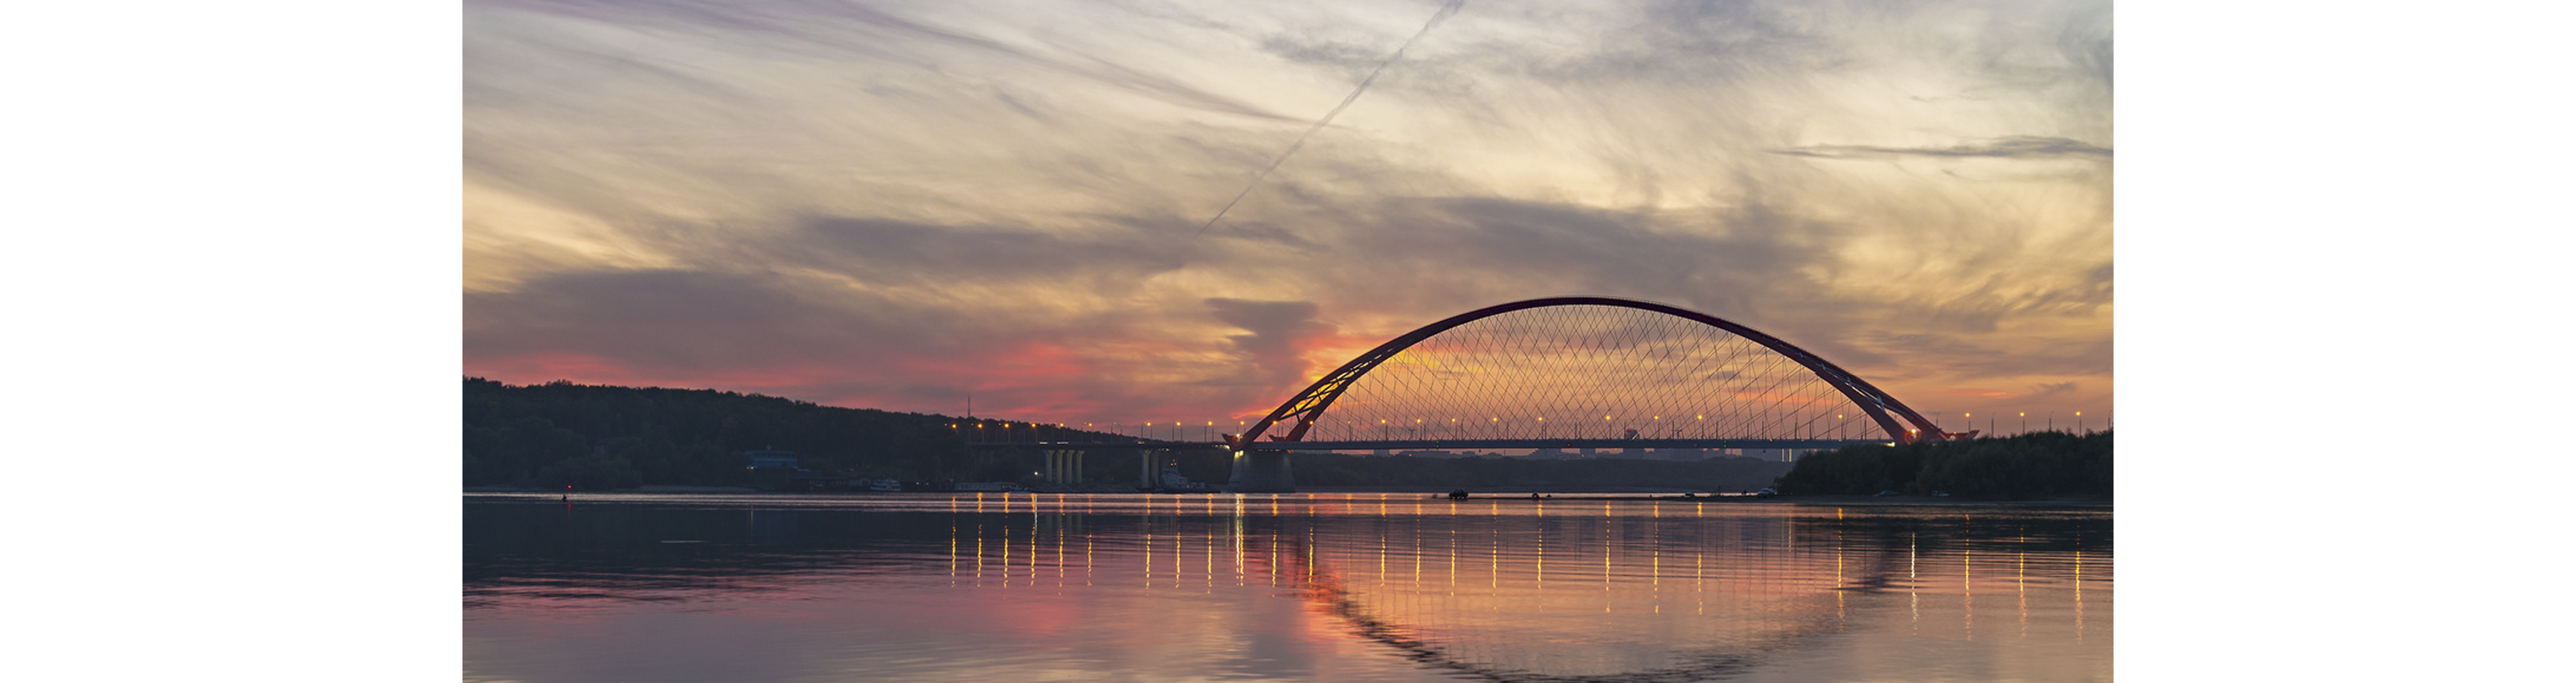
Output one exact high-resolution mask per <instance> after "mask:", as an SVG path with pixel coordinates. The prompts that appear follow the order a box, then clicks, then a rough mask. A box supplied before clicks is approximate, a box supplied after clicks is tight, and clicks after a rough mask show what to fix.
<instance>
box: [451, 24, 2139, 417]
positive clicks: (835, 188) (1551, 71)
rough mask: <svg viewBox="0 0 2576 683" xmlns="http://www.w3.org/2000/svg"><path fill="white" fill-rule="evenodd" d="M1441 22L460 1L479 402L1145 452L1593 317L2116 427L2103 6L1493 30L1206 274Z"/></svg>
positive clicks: (1388, 103)
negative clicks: (2059, 408) (2105, 417)
mask: <svg viewBox="0 0 2576 683" xmlns="http://www.w3.org/2000/svg"><path fill="white" fill-rule="evenodd" d="M1435 4H1436V3H1410V4H1401V5H1379V4H1367V3H1361V4H1352V5H1325V6H1293V5H1277V4H1265V3H1243V4H1221V5H1094V4H1081V3H1052V2H1036V3H1019V4H1014V5H1010V6H1008V7H1002V6H988V5H986V4H983V3H980V2H976V1H974V0H968V1H965V2H958V3H933V4H917V5H892V4H874V3H841V2H785V3H746V2H733V1H728V0H646V1H645V2H637V3H627V2H606V1H604V0H598V1H594V0H475V2H471V3H468V4H467V5H466V8H465V10H466V15H467V17H466V18H467V45H466V56H467V59H466V74H465V81H466V82H465V92H466V127H465V131H464V134H465V135H464V137H465V139H464V148H465V149H464V151H465V159H464V161H465V174H466V178H465V185H466V216H465V221H464V222H465V261H466V271H467V272H466V274H467V281H468V282H469V283H470V287H471V288H472V291H470V292H469V293H466V294H465V295H464V296H465V305H466V318H467V323H468V328H467V334H466V338H465V347H466V349H465V354H466V358H465V359H464V360H465V365H466V367H467V369H468V371H469V372H475V373H478V374H486V375H489V376H493V377H495V378H496V379H504V380H506V381H545V380H550V379H557V378H564V379H575V380H579V381H616V382H621V383H641V384H661V385H666V386H711V387H718V388H726V389H734V390H745V391H761V392H763V393H771V394H775V395H785V396H792V397H796V398H801V399H807V400H816V401H822V402H827V403H835V404H841V405H861V406H872V407H885V408H892V409H898V410H942V411H947V412H956V411H959V410H962V405H963V400H962V399H963V394H964V393H965V392H967V391H973V392H974V393H975V395H976V405H977V406H978V409H979V412H985V411H1000V412H1002V413H1012V414H1016V415H1018V416H1020V417H1026V418H1032V419H1046V420H1049V421H1070V420H1084V419H1094V418H1096V419H1100V420H1116V419H1131V420H1141V419H1144V418H1145V417H1147V416H1151V417H1153V418H1154V419H1155V420H1156V421H1158V422H1159V421H1164V420H1170V419H1174V418H1182V417H1201V418H1202V419H1204V418H1207V417H1214V416H1215V415H1214V414H1217V413H1225V414H1234V413H1239V412H1260V411H1266V410H1268V409H1269V408H1271V407H1273V406H1275V405H1276V404H1277V402H1278V401H1279V400H1281V399H1284V398H1286V393H1287V392H1293V391H1294V390H1295V389H1297V388H1298V387H1301V386H1303V385H1304V383H1305V381H1306V376H1305V375H1306V374H1311V373H1312V372H1315V371H1317V370H1320V368H1316V367H1312V366H1313V365H1317V364H1321V365H1325V366H1327V367H1329V366H1330V365H1331V364H1334V363H1338V362H1339V360H1341V359H1344V358H1347V354H1349V353H1353V352H1356V351H1358V350H1360V349H1365V348H1367V347H1368V346H1372V345H1374V344H1375V343H1377V342H1380V341H1383V340H1384V339H1386V338H1388V337H1391V336H1393V335H1395V334H1400V333H1402V332H1404V331H1407V330H1410V329H1413V328H1414V327H1418V326H1420V325H1422V324H1424V323H1428V322H1430V321H1433V320H1437V319H1439V318H1442V317H1446V316H1448V315H1452V314H1455V313H1459V312H1463V311H1466V310H1470V309H1473V308H1478V307H1482V306H1489V305H1493V304H1497V303H1503V302H1507V301H1513V300H1519V299H1527V298H1535V297H1542V296H1558V295H1568V294H1600V295H1610V296H1622V297H1630V298H1637V299H1646V300H1652V301H1660V302H1665V303H1670V304H1674V305H1679V306H1684V307H1687V308H1693V309H1697V310H1701V311H1705V312H1708V313H1711V314H1713V315H1717V316H1719V317H1723V318H1727V319H1730V320H1734V321H1737V322H1740V323H1744V324H1747V325H1751V326H1753V327H1755V328H1757V329H1761V330H1764V331H1766V332H1769V333H1771V334H1774V335H1777V336H1780V337H1781V338H1783V339H1787V340H1789V341H1790V342H1792V343H1795V344H1797V345H1799V346H1801V347H1803V348H1807V349H1809V350H1811V351H1814V352H1816V353H1818V354H1819V355H1822V356H1824V357H1826V358H1827V359H1829V360H1832V361H1833V362H1835V363H1836V364H1839V365H1843V366H1844V367H1846V368H1849V369H1851V370H1853V371H1855V372H1858V373H1861V374H1862V375H1863V376H1864V377H1868V378H1870V379H1871V380H1872V381H1873V382H1874V383H1877V384H1879V385H1880V386H1881V387H1882V388H1885V389H1888V390H1889V391H1891V392H1895V393H1897V394H1898V395H1899V396H1900V397H1904V398H1906V399H1907V400H1908V401H1909V402H1931V403H1938V402H1941V401H1945V400H1952V399H1949V398H1941V397H1950V396H1966V395H1967V394H1959V393H1955V392H1969V393H1970V394H1973V393H1975V392H1990V391H2004V390H2005V389H1997V388H1998V387H2002V388H2011V387H2026V386H2033V385H2040V384H2055V383H2070V382H2080V383H2081V387H2082V388H2081V389H2080V390H2071V391H2070V392H2068V393H2064V394H2047V395H2046V399H2045V400H2065V401H2086V400H2099V399H2101V398H2104V397H2107V394H2108V392H2109V387H2110V378H2109V368H2110V365H2109V357H2110V356H2109V349H2110V346H2109V337H2110V333H2109V330H2110V322H2109V314H2108V311H2109V306H2110V304H2111V302H2112V300H2113V294H2114V292H2113V289H2112V269H2111V249H2110V246H2111V245H2110V240H2109V231H2110V230H2109V229H2110V220H2111V216H2110V173H2109V162H2110V160H2111V150H2110V149H2109V148H2108V145H2109V141H2110V140H2111V137H2110V134H2109V123H2108V121H2109V109H2108V89H2109V87H2110V86H2109V83H2108V80H2107V79H2108V73H2107V68H2108V64H2109V61H2108V60H2109V55H2110V53H2109V50H2110V34H2109V24H2108V17H2109V14H2108V11H2107V9H2108V3H2103V2H2041V3H2035V4H2024V5H2015V6H2014V11H2012V12H1999V11H1997V9H1996V7H1994V6H1993V4H1992V3H1987V2H1978V1H1970V0H1939V1H1936V2H1929V3H1905V4H1900V5H1883V4H1882V5H1867V4H1864V5H1848V6H1846V5H1833V6H1817V5H1813V4H1812V3H1796V2H1770V1H1763V0H1754V1H1748V2H1729V3H1668V2H1616V3H1603V4H1584V5H1567V4H1563V3H1541V2H1520V1H1517V0H1491V1H1480V2H1477V3H1473V4H1471V5H1470V6H1469V9H1468V11H1465V12H1461V13H1459V14H1457V15H1456V16H1454V17H1450V18H1449V19H1447V20H1446V21H1444V22H1443V23H1441V24H1440V28H1439V29H1438V30H1437V31H1434V32H1433V33H1431V34H1429V35H1427V36H1424V37H1423V38H1422V40H1421V41H1420V42H1418V43H1416V44H1415V45H1414V46H1413V47H1412V48H1411V49H1408V50H1407V51H1406V52H1405V55H1404V58H1403V61H1402V62H1400V63H1399V64H1398V65H1396V66H1395V67H1391V68H1389V69H1387V71H1386V73H1385V74H1384V75H1383V76H1382V77H1381V78H1379V79H1378V80H1377V81H1375V82H1373V83H1372V84H1371V85H1370V86H1369V89H1368V91H1367V93H1366V96H1365V97H1364V98H1361V99H1360V100H1358V101H1356V102H1354V103H1353V104H1352V105H1351V106H1350V108H1349V109H1348V110H1347V111H1345V112H1343V113H1342V114H1341V116H1339V117H1337V118H1335V119H1334V120H1333V122H1332V125H1331V126H1330V127H1328V128H1325V129H1323V130H1321V131H1318V132H1316V133H1314V135H1313V137H1312V139H1311V140H1309V141H1308V142H1307V143H1306V144H1305V145H1304V146H1303V147H1302V148H1300V149H1299V150H1298V152H1297V157H1296V158H1295V159H1294V160H1293V161H1292V162H1291V163H1288V164H1285V165H1282V166H1280V167H1279V169H1278V171H1277V172H1276V173H1275V174H1273V175H1271V176H1270V177H1269V178H1268V179H1266V180H1264V181H1263V182H1262V183H1261V185H1260V186H1259V187H1257V188H1255V189H1254V190H1253V191H1252V192H1249V193H1246V194H1245V195H1244V197H1243V199H1242V202H1241V204H1240V205H1239V206H1236V207H1235V208H1234V209H1233V210H1232V211H1231V212H1230V213H1228V214H1227V215H1226V216H1225V220H1224V222H1223V226H1222V227H1223V229H1221V230H1216V229H1212V230H1209V231H1208V232H1207V234H1206V235H1205V236H1204V237H1201V238H1198V239H1190V237H1189V236H1190V233H1191V231H1192V230H1194V229H1196V228H1198V227H1199V226H1200V225H1201V224H1202V222H1203V221H1205V220H1206V219H1207V217H1208V216H1210V215H1211V214H1213V213H1214V212H1215V211H1216V210H1217V209H1218V207H1220V206H1221V205H1223V204H1224V202H1225V201H1226V200H1227V198H1228V197H1231V196H1234V195H1235V194H1237V193H1239V192H1242V191H1243V189H1244V187H1245V182H1246V181H1247V180H1248V179H1250V178H1251V177H1252V176H1253V175H1254V174H1255V173H1256V172H1258V171H1259V170H1260V169H1261V168H1262V166H1263V165H1264V164H1266V163H1269V162H1270V161H1271V160H1272V159H1273V158H1274V157H1275V156H1277V154H1278V152H1279V150H1280V149H1282V148H1284V147H1285V146H1287V145H1289V144H1290V143H1291V141H1292V140H1294V139H1295V138H1296V136H1297V134H1298V131H1299V130H1300V128H1301V127H1304V126H1306V125H1308V124H1309V123H1311V121H1312V119H1313V118H1314V117H1315V116H1316V115H1318V114H1320V113H1321V111H1322V110H1323V109H1324V108H1325V107H1327V106H1329V105H1330V104H1331V103H1332V102H1334V101H1336V99H1337V98H1343V97H1345V96H1347V95H1348V94H1349V93H1350V92H1351V91H1352V88H1353V84H1354V82H1355V81H1356V79H1358V78H1360V77H1362V76H1363V75H1364V74H1365V73H1366V72H1367V71H1368V69H1370V68H1371V67H1372V66H1374V65H1375V64H1378V63H1380V62H1381V60H1383V59H1384V58H1385V51H1386V50H1387V49H1388V47H1390V46H1392V45H1394V44H1397V43H1399V42H1401V41H1402V40H1403V39H1404V38H1405V37H1406V36H1408V35H1412V34H1413V33H1415V32H1418V30H1419V29H1420V27H1421V26H1422V20H1423V15H1424V13H1425V12H1428V11H1430V10H1431V9H1432V8H1433V6H1434V5H1435ZM1927 27H1928V28H1927ZM1935 29H1937V30H1935ZM1371 45H1375V46H1378V47H1376V48H1373V49H1372V48H1368V47H1367V46H1371ZM1277 112H1287V113H1291V114H1295V115H1294V116H1281V115H1279V114H1277ZM1924 140H1930V141H1955V142H1934V143H1930V144H1919V145H1909V144H1819V142H1818V141H1862V142H1884V141H1924ZM1818 159H1827V160H1858V159H1894V160H1923V159H1948V160H1981V159H1982V160H1994V161H1993V162H1991V163H1997V164H2001V163H2006V162H2011V161H2016V160H2050V159H2057V160H2072V161H2077V162H2082V163H2052V164H2027V165H2017V166H2013V168H2029V169H2037V170H2033V171H2030V172H2018V171H2017V172H2013V173H1988V174H1983V175H1985V176H1986V177H1970V176H1976V175H1979V174H1964V173H1963V174H1953V173H1950V171H1953V170H1964V169H1966V168H1967V167H1969V166H1971V165H1970V164H1960V163H1942V164H1918V163H1892V164H1891V163H1879V164H1870V163H1857V164H1832V163H1815V162H1814V160H1818ZM1927 166H1928V167H1933V168H1926V167H1927ZM1954 352H1955V353H1954ZM1337 354H1339V355H1338V356H1337ZM1909 392H1911V393H1909ZM1916 395H1921V396H1923V397H1924V398H1922V399H1916V398H1914V396H1916ZM2032 395H2037V394H2032ZM1971 398H1973V397H1971ZM1958 400H1967V399H1964V398H1963V399H1958ZM1976 400H2000V399H1989V398H1977V399H1976ZM2035 400H2036V399H2035ZM2070 405H2071V404H2070ZM1917 407H1918V408H1922V409H1925V410H1935V409H1941V408H1942V406H1937V405H1919V406H1917ZM2070 410H2072V408H2070Z"/></svg>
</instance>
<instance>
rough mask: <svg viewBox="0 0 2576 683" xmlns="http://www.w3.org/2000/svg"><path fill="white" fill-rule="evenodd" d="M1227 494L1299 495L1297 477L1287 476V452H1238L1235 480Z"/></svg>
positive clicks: (1229, 486)
mask: <svg viewBox="0 0 2576 683" xmlns="http://www.w3.org/2000/svg"><path fill="white" fill-rule="evenodd" d="M1225 492H1226V493H1296V492H1297V477H1296V476H1295V475H1292V474H1290V473H1289V472H1288V452H1287V451H1258V450H1256V451H1235V452H1234V476H1233V478H1232V479H1230V480H1228V481H1227V482H1226V484H1225Z"/></svg>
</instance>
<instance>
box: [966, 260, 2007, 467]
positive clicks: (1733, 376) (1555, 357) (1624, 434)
mask: <svg viewBox="0 0 2576 683" xmlns="http://www.w3.org/2000/svg"><path fill="white" fill-rule="evenodd" d="M1975 435H1976V432H1974V431H1970V432H1963V433H1951V432H1944V431H1941V429H1940V428H1939V426H1938V425H1936V424H1934V423H1933V422H1932V421H1931V420H1929V419H1925V418H1924V417H1923V415H1922V414H1920V413H1917V412H1915V411H1914V410H1913V409H1912V408H1908V407H1906V406H1905V404H1904V403H1903V402H1900V401H1898V400H1896V398H1895V397H1893V396H1890V395H1888V394H1887V393H1886V392H1884V391H1880V390H1879V389H1878V388H1877V387H1875V386H1872V385H1870V383H1869V382H1868V381H1866V380H1863V379H1861V378H1860V377H1858V376H1856V375H1853V374H1852V373H1850V372H1849V371H1846V370H1844V369H1842V368H1841V367H1839V366H1836V365H1834V364H1833V363H1830V362H1827V361H1826V360H1824V359H1823V358H1820V357H1818V356H1816V355H1815V354H1813V353H1810V352H1808V351H1807V350H1805V349H1802V348H1799V347H1798V346H1796V345H1793V344H1790V343H1789V342H1787V341H1784V340H1781V339H1779V338H1778V337H1774V336H1771V335H1769V334H1765V333H1763V332H1761V331H1758V330H1754V329H1753V328H1750V327H1746V326H1744V325H1741V324H1738V323H1735V322H1731V321H1727V320H1724V319H1720V318H1718V317H1716V316H1711V315H1708V314H1706V313H1700V312H1697V311H1692V310H1688V309H1683V308H1678V307H1674V306H1669V305H1665V304H1659V303H1654V302H1648V301H1638V300H1633V299H1618V298H1610V297H1555V298H1545V299H1531V300H1527V301H1517V302H1512V303H1507V304H1501V305H1496V306H1489V307H1486V308H1481V309H1477V310H1473V311H1468V312H1466V313H1461V314H1458V315H1455V316H1451V317H1449V318H1447V319H1444V320H1440V321H1438V322H1434V323H1431V324H1428V325H1424V326H1422V327H1420V328H1418V329H1415V330H1413V331H1411V332H1407V333H1405V334H1403V335H1400V336H1397V337H1396V338H1394V339H1390V340H1388V341H1386V342H1385V343H1383V344H1379V345H1378V346H1377V347H1376V348H1372V349H1370V350H1368V351H1367V352H1365V353H1362V354H1360V355H1359V356H1357V357H1355V358H1352V359H1351V360H1350V361H1349V362H1346V363H1344V364H1342V365H1341V367H1339V368H1337V369H1335V370H1333V371H1332V372H1331V373H1328V374H1325V375H1323V376H1321V377H1318V378H1317V379H1316V380H1315V381H1314V383H1313V384H1310V385H1308V386H1307V387H1306V388H1305V389H1304V390H1302V391H1299V392H1297V393H1296V394H1295V395H1293V396H1291V397H1289V398H1288V400H1287V401H1285V402H1282V403H1281V404H1279V407H1278V408H1277V409H1275V410H1272V411H1270V412H1269V413H1268V414H1267V415H1265V416H1263V417H1262V418H1261V419H1260V420H1257V421H1253V422H1251V423H1249V425H1248V426H1246V427H1244V428H1243V431H1242V432H1240V433H1237V434H1225V435H1223V438H1222V440H1221V441H1186V440H1179V439H1174V440H1168V441H1167V440H1158V439H1143V438H1134V439H1129V438H1118V439H1112V440H1109V441H1106V442H1090V443H1085V442H1081V440H1079V439H1068V440H1040V441H1035V442H1023V443H985V444H977V445H978V446H981V447H1009V448H1035V449H1041V450H1046V451H1049V453H1050V455H1049V457H1050V459H1049V462H1048V466H1049V467H1050V469H1058V468H1062V467H1071V468H1074V469H1076V470H1078V469H1079V464H1078V459H1079V455H1078V454H1080V453H1082V452H1084V451H1088V450H1096V449H1101V448H1120V449H1138V448H1147V449H1214V448H1222V449H1224V450H1225V451H1226V452H1227V453H1229V454H1230V456H1231V458H1232V460H1233V467H1232V474H1231V476H1230V478H1229V481H1228V483H1227V487H1226V490H1228V491H1230V492H1236V493H1291V492H1294V491H1295V490H1296V479H1295V477H1294V475H1293V474H1292V473H1291V472H1290V469H1289V461H1290V454H1291V453H1293V452H1295V451H1330V450H1389V451H1392V450H1432V449H1503V450H1510V449H1595V450H1606V449H1658V450H1661V449H1783V450H1805V449H1831V448H1839V447H1843V446H1848V445H1852V444H1860V443H1915V442H1921V441H1939V440H1947V439H1956V438H1968V437H1973V436H1975Z"/></svg>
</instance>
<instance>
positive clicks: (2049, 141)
mask: <svg viewBox="0 0 2576 683" xmlns="http://www.w3.org/2000/svg"><path fill="white" fill-rule="evenodd" d="M1771 153H1772V154H1784V155H1788V156H1800V157H1815V158H1820V159H1866V158H1885V157H1901V156H1917V157H1954V158H1955V157H1993V158H2002V159H2053V158H2061V157H2077V158H2081V157H2099V158H2103V159H2109V158H2111V150H2110V149H2109V148H2105V147H2095V146H2093V145H2089V144H2085V143H2083V142H2078V141H2075V140H2068V139H2066V138H2052V137H2037V136H2027V135H2023V136H2013V137H2004V138H1995V139H1992V140H1980V141H1977V142H1971V143H1966V144H1959V145H1952V146H1949V147H1876V146H1870V145H1808V146H1805V147H1798V148H1793V149H1775V150H1771Z"/></svg>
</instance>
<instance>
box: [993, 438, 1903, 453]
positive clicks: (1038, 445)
mask: <svg viewBox="0 0 2576 683" xmlns="http://www.w3.org/2000/svg"><path fill="white" fill-rule="evenodd" d="M1887 443H1891V442H1889V441H1888V440H1886V439H1378V440H1353V441H1264V442H1261V443H1260V444H1258V445H1257V446H1255V447H1254V448H1253V450H1260V451H1376V450H1388V451H1438V450H1519V449H1539V448H1555V449H1562V450H1572V449H1582V448H1590V449H1594V450H1596V451H1598V450H1613V449H1623V448H1653V449H1682V448H1699V449H1712V448H1746V449H1784V448H1794V449H1798V450H1831V449H1835V448H1842V447H1844V446H1856V445H1860V444H1887ZM966 446H967V447H969V448H1014V449H1017V448H1025V449H1031V450H1048V451H1092V450H1128V449H1136V448H1148V449H1201V448H1206V449H1218V450H1223V449H1225V448H1226V445H1225V443H1224V442H1221V441H1154V440H1147V439H1136V440H1132V441H987V442H978V443H968V444H966Z"/></svg>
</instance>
